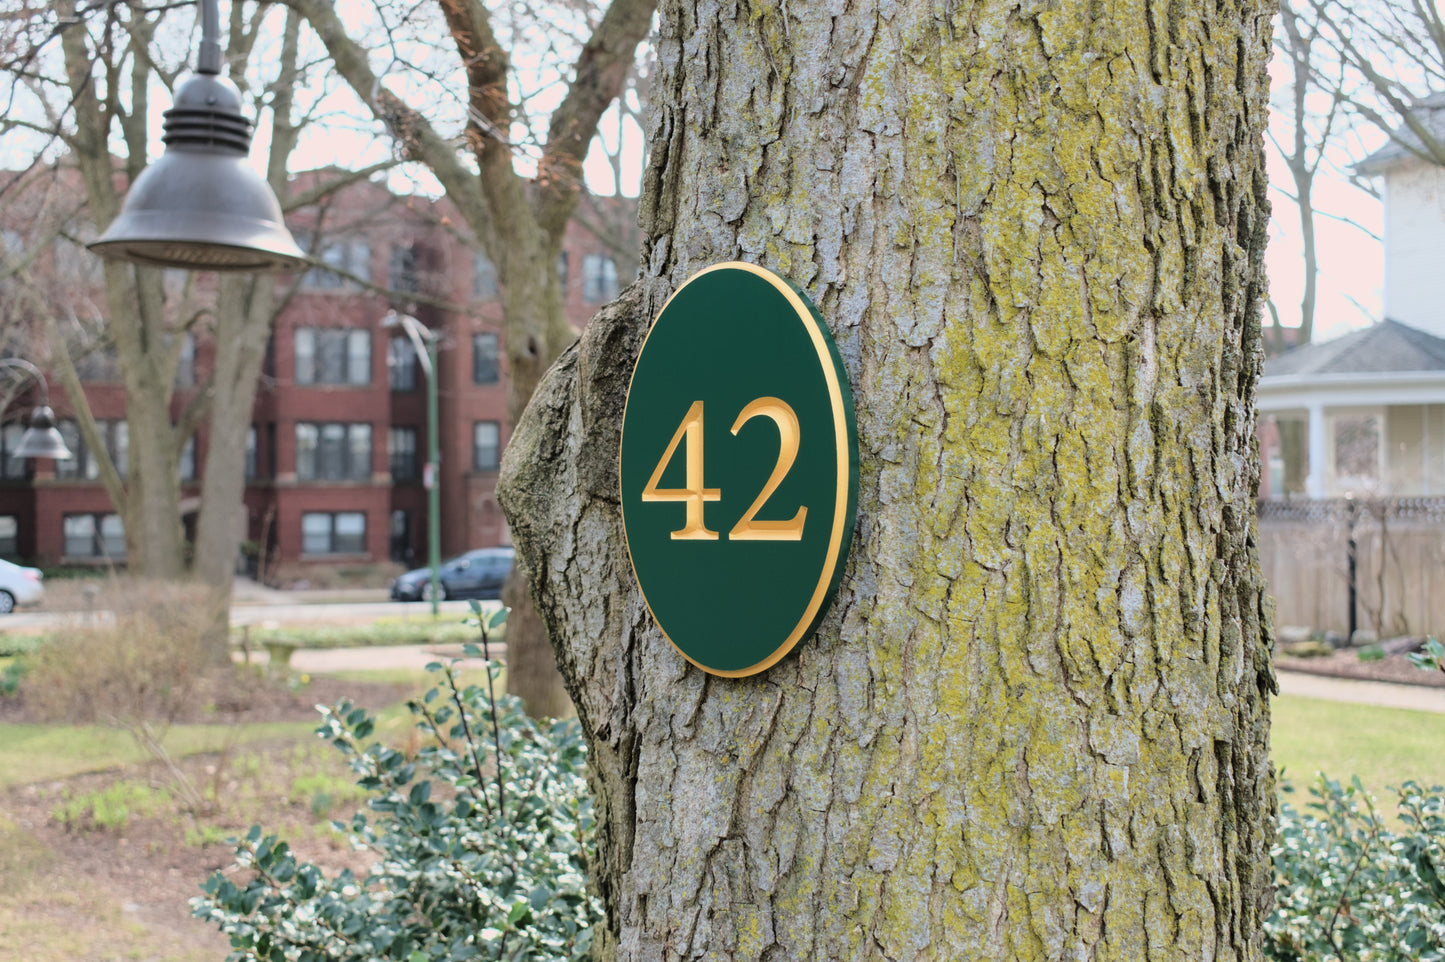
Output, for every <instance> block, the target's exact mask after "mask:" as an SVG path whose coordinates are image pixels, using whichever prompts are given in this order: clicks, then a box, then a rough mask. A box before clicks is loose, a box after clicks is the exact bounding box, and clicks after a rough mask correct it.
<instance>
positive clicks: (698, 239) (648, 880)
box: [502, 0, 1273, 960]
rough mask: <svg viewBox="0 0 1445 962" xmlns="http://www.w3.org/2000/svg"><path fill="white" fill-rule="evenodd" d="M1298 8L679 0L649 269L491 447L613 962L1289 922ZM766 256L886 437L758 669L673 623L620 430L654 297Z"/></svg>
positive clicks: (650, 192) (872, 441)
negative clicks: (1291, 321) (1282, 505)
mask: <svg viewBox="0 0 1445 962" xmlns="http://www.w3.org/2000/svg"><path fill="white" fill-rule="evenodd" d="M1271 12H1272V11H1271V10H1270V9H1269V8H1267V7H1265V6H1263V5H1260V4H1258V3H1244V4H1238V3H1232V2H1225V3H1223V4H1221V5H1216V4H1212V3H1211V4H1205V3H1199V2H1182V3H1169V4H1166V3H1163V2H1162V0H1156V2H1154V3H1152V4H1149V5H1147V6H1146V5H1139V6H1137V7H1132V6H1123V7H1121V6H1117V5H1116V6H1114V7H1109V8H1091V7H1088V6H1078V5H1070V6H1063V7H1059V6H1052V7H1038V8H1022V9H1021V8H1019V7H1018V6H1017V5H1015V4H1006V3H1000V2H997V0H979V2H977V3H974V4H971V5H959V6H947V5H945V6H939V5H936V4H925V3H923V2H921V0H904V2H898V3H890V4H889V5H888V6H887V9H886V10H880V9H879V8H878V7H875V6H874V5H872V4H868V3H861V2H860V3H852V4H848V3H837V4H832V5H829V6H827V7H826V8H825V7H824V6H823V5H809V4H793V5H791V6H789V7H781V8H780V7H776V6H772V5H762V6H757V7H751V8H745V9H740V8H739V7H737V6H735V5H728V4H723V5H717V4H705V5H700V6H696V7H695V6H693V5H692V3H690V2H687V0H667V2H664V3H663V4H662V13H661V36H660V39H659V41H658V57H659V67H658V76H657V80H656V83H655V86H654V88H653V89H654V97H655V101H654V105H653V107H654V111H655V113H654V118H653V123H652V130H651V138H652V141H651V161H650V167H649V170H648V176H647V181H646V186H645V194H644V199H643V205H642V208H643V210H642V226H643V229H644V231H645V232H646V234H647V237H648V241H647V244H646V247H645V256H644V263H645V265H646V266H645V268H644V273H643V278H642V280H641V282H640V283H639V284H638V285H637V286H636V287H635V288H634V289H633V290H632V291H630V292H629V293H627V294H626V295H624V297H623V298H621V299H620V300H619V301H618V302H617V303H615V304H614V305H612V306H611V307H610V308H609V309H607V310H605V311H603V312H602V313H601V314H600V315H599V316H598V317H597V318H596V319H594V320H593V322H592V323H591V324H589V326H588V329H587V331H586V332H585V333H584V335H583V338H582V341H581V342H580V344H579V345H577V346H576V347H574V348H572V349H570V350H569V351H568V352H567V353H566V354H564V355H563V357H562V358H561V359H560V360H559V362H558V364H557V365H556V366H555V367H554V368H553V370H552V371H551V372H550V373H549V375H548V376H547V378H546V379H545V380H544V381H543V383H542V384H541V385H540V387H539V389H538V392H537V395H536V397H535V399H534V401H533V403H532V405H531V406H530V408H529V409H528V413H527V415H526V417H524V419H523V421H522V423H521V424H520V425H519V428H518V431H517V433H516V434H515V435H514V437H513V439H512V443H511V446H510V447H509V450H508V452H507V455H506V458H505V460H504V464H503V472H502V474H503V477H502V481H503V485H502V496H503V505H504V507H505V509H506V511H507V515H508V518H509V520H510V521H511V523H512V526H513V532H514V535H515V537H516V539H517V541H518V543H519V544H520V545H521V546H522V548H523V551H522V556H523V557H525V558H527V559H528V562H529V564H530V565H531V567H530V568H529V574H530V576H531V578H532V579H533V585H534V588H533V594H534V597H535V598H536V600H537V604H538V607H539V610H540V611H541V613H542V615H543V617H544V618H545V619H546V620H547V622H548V626H549V629H550V631H551V635H552V638H553V639H555V641H556V643H557V645H558V649H559V651H558V659H559V663H560V665H561V667H562V671H563V674H564V676H565V677H566V679H567V681H568V685H569V688H570V690H571V692H572V696H573V699H574V700H575V702H576V704H577V708H578V712H579V715H580V716H581V718H582V720H583V723H584V725H585V727H586V730H587V733H588V738H589V740H590V745H591V748H592V755H591V760H592V765H593V771H594V784H595V787H596V790H597V794H598V800H599V806H598V817H599V849H600V851H599V858H598V866H597V884H598V887H599V890H600V892H601V894H602V897H603V899H604V902H605V905H606V909H607V922H606V932H605V933H604V935H603V941H604V943H605V952H604V955H605V956H606V957H608V958H619V959H628V960H634V959H636V960H642V959H648V960H653V959H693V958H729V959H784V958H788V959H804V958H808V959H863V958H888V959H896V960H915V959H916V960H922V959H974V960H977V959H1011V960H1012V959H1043V958H1048V959H1071V960H1072V959H1091V958H1109V959H1128V960H1137V959H1146V958H1150V959H1171V960H1172V959H1258V958H1259V957H1260V928H1259V927H1260V923H1261V921H1262V919H1263V916H1264V913H1265V912H1266V910H1267V907H1268V905H1269V900H1270V882H1271V877H1270V876H1271V873H1270V863H1269V846H1270V840H1271V839H1270V835H1271V830H1270V820H1269V814H1270V810H1271V808H1272V805H1273V795H1272V791H1271V777H1270V770H1269V764H1268V759H1267V754H1266V752H1267V741H1268V730H1269V714H1268V701H1267V696H1268V693H1269V692H1270V691H1271V690H1272V689H1273V677H1272V669H1271V665H1270V653H1269V637H1268V634H1269V631H1268V627H1267V625H1266V623H1265V621H1264V616H1263V613H1262V609H1263V592H1262V588H1261V582H1260V575H1259V571H1258V566H1257V561H1256V555H1255V547H1254V541H1253V537H1252V534H1251V531H1252V525H1253V507H1252V495H1253V493H1254V488H1255V486H1256V483H1257V479H1258V464H1257V462H1256V460H1255V455H1254V453H1253V451H1254V448H1253V442H1252V438H1251V434H1252V432H1253V429H1254V418H1253V407H1252V401H1253V393H1254V385H1255V380H1256V378H1257V376H1258V373H1259V369H1260V366H1261V361H1262V354H1261V351H1260V320H1259V311H1260V306H1261V301H1262V299H1263V275H1262V267H1261V258H1262V254H1263V249H1264V241H1265V223H1266V201H1265V197H1264V195H1265V174H1264V165H1263V157H1262V149H1261V129H1262V127H1263V125H1264V123H1265V120H1266V116H1265V112H1266V96H1267V88H1268V81H1267V78H1266V74H1265V67H1266V63H1267V60H1268V56H1269V15H1270V13H1271ZM734 258H741V259H746V260H751V261H755V262H758V263H761V264H763V265H765V266H768V267H770V268H772V269H774V270H777V271H779V272H780V273H782V274H785V275H787V276H789V277H791V278H792V279H793V280H794V281H796V282H797V283H799V284H800V285H802V286H803V287H804V289H806V290H807V291H808V292H809V295H810V296H811V297H812V299H813V301H814V302H815V303H816V304H817V305H818V307H819V309H820V311H821V313H822V315H823V317H824V318H826V319H827V321H828V324H829V326H830V328H831V329H832V331H833V334H834V337H835V338H836V340H837V341H838V346H839V350H840V353H841V355H842V357H843V358H844V362H845V364H846V366H847V368H848V371H849V375H850V378H851V382H852V386H853V394H854V400H855V404H856V408H857V419H858V432H859V444H860V463H861V470H860V497H859V516H858V523H857V535H856V537H855V539H854V544H853V551H852V556H851V558H850V560H849V563H848V566H847V570H846V572H845V575H844V578H843V581H842V585H841V587H840V589H839V592H838V595H837V599H836V601H835V602H834V604H833V607H832V610H831V611H830V613H829V614H828V615H827V617H826V618H825V619H824V621H823V624H822V628H821V629H820V630H819V632H818V634H817V636H816V637H814V638H812V639H810V640H807V641H805V642H804V643H803V644H801V645H800V646H799V648H798V649H797V651H796V653H795V654H794V655H792V656H790V657H788V658H786V659H784V660H783V661H782V662H780V663H779V664H778V665H777V666H775V667H773V668H771V669H770V670H768V672H767V673H765V674H763V675H760V676H757V677H752V678H744V679H739V680H732V679H724V678H717V677H712V676H708V675H705V674H703V673H702V672H701V671H699V670H698V669H696V668H693V667H691V666H689V665H688V664H687V663H686V662H684V660H683V659H682V657H681V656H680V655H679V654H678V653H677V652H676V651H675V650H674V649H673V648H672V647H671V646H670V645H669V644H668V642H667V641H666V640H665V639H664V637H663V636H662V634H661V633H660V632H659V631H658V629H657V627H656V626H655V625H654V624H653V623H652V621H651V619H650V616H649V615H648V612H647V609H646V608H645V607H644V605H643V603H642V599H641V597H640V595H639V593H638V591H637V588H636V583H635V581H634V579H633V577H632V574H631V571H630V569H629V566H628V561H627V557H628V556H627V552H626V550H625V547H624V543H623V538H622V530H621V520H620V516H619V512H618V492H617V461H616V459H617V451H618V441H619V427H620V423H621V415H622V410H623V403H624V398H625V393H626V390H627V385H628V381H629V377H630V373H631V365H632V363H633V360H634V359H635V357H636V354H637V351H638V349H639V346H640V343H641V340H642V336H643V332H644V331H645V329H646V327H647V325H648V324H649V322H650V320H651V318H652V317H654V316H655V315H656V312H657V311H658V310H659V309H660V308H661V306H662V304H663V302H664V300H665V298H666V296H667V294H668V293H669V292H670V291H672V290H674V289H675V288H676V287H677V286H678V285H679V284H681V283H682V281H683V280H684V279H685V278H686V277H688V276H689V275H691V274H692V273H693V272H695V271H696V270H698V269H700V268H702V267H704V266H707V265H709V264H713V263H716V262H719V261H723V260H728V259H734ZM747 625H748V599H747V598H745V597H743V598H739V599H738V630H739V631H746V630H747Z"/></svg>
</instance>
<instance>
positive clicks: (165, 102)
mask: <svg viewBox="0 0 1445 962" xmlns="http://www.w3.org/2000/svg"><path fill="white" fill-rule="evenodd" d="M340 5H341V7H344V8H345V9H346V10H347V12H348V16H349V17H362V16H364V15H365V14H364V12H365V11H366V9H367V5H366V4H365V3H362V2H360V0H340ZM192 40H194V37H193V38H192ZM182 42H184V41H182ZM534 73H535V71H534ZM545 79H546V78H544V77H542V76H541V75H540V74H538V75H537V76H535V77H532V78H531V82H534V83H538V84H539V86H541V87H542V88H544V94H543V96H542V97H541V98H540V99H539V100H538V102H536V103H534V104H533V105H532V106H533V107H534V108H536V109H538V110H546V109H549V108H550V106H551V105H552V104H551V103H548V100H551V101H555V100H556V99H557V98H558V97H560V88H559V87H558V86H557V85H555V84H554V85H551V88H550V90H546V88H547V87H548V85H547V84H546V83H545V82H544V81H545ZM322 103H323V104H324V105H325V106H326V107H327V108H328V109H329V110H328V112H330V113H331V116H332V118H333V119H338V118H346V117H348V116H349V117H351V118H358V117H365V116H366V114H367V112H366V111H365V110H364V109H363V108H362V107H361V105H360V103H359V102H358V101H357V100H356V98H355V96H354V95H353V94H352V93H351V92H350V90H349V88H347V87H346V86H345V85H344V84H341V83H339V82H337V83H336V85H335V88H334V89H333V92H332V93H331V94H329V95H327V96H326V97H325V99H324V100H323V101H322ZM168 106H169V97H167V96H166V95H164V94H161V95H159V96H156V97H153V98H152V99H151V108H152V113H153V115H154V116H152V117H151V126H152V128H153V130H152V134H153V136H152V138H151V154H152V159H154V158H155V157H157V156H159V154H160V151H161V143H160V134H161V112H162V111H163V110H164V109H165V108H166V107H168ZM614 111H615V108H614ZM622 127H623V135H622V139H623V143H622V148H621V149H622V151H623V157H624V166H625V167H626V169H627V170H628V171H629V173H628V174H627V175H626V176H624V178H623V183H622V184H621V185H620V189H621V192H622V193H623V194H624V195H627V196H636V194H637V191H638V188H639V181H640V173H641V158H642V149H643V135H642V131H641V130H640V129H639V128H638V127H637V125H636V124H635V123H634V122H632V121H631V120H630V119H628V120H626V121H625V122H624V123H623V125H622ZM617 128H618V124H617V120H616V115H615V113H610V114H609V115H608V116H607V117H605V118H604V120H603V123H602V130H603V136H604V138H605V139H607V140H608V141H609V145H608V146H609V149H611V150H617V149H618V147H617V144H616V141H617ZM514 136H516V134H514ZM7 139H9V140H10V143H8V144H0V166H3V167H5V168H7V169H15V168H17V167H20V166H24V165H25V164H26V163H28V162H29V160H30V158H29V157H27V156H25V155H24V151H25V147H26V145H25V144H23V143H21V141H22V139H23V138H20V137H12V138H7ZM269 139H270V130H269V127H268V125H267V124H265V123H264V122H263V123H262V124H261V126H260V127H259V128H258V129H257V131H256V136H255V141H254V143H253V144H252V149H251V160H252V164H253V166H255V167H256V169H257V170H258V171H260V172H264V167H265V162H264V157H265V152H266V148H267V146H268V142H269ZM32 149H33V148H32ZM1266 149H1267V154H1268V171H1269V177H1270V183H1271V191H1270V198H1271V202H1272V204H1273V215H1272V217H1271V222H1270V230H1269V237H1270V243H1269V248H1268V251H1267V252H1266V255H1265V264H1266V269H1267V271H1268V274H1269V286H1270V299H1271V301H1272V302H1273V305H1274V307H1275V309H1276V310H1277V311H1278V312H1279V315H1280V319H1281V321H1282V322H1283V323H1284V324H1286V325H1291V326H1293V325H1297V324H1298V323H1299V314H1300V297H1301V294H1302V292H1303V287H1304V278H1303V270H1304V261H1303V254H1302V248H1301V244H1300V228H1299V218H1298V212H1297V209H1296V207H1295V204H1294V203H1293V201H1292V200H1291V199H1290V198H1289V197H1288V196H1287V195H1286V193H1285V192H1284V190H1282V189H1280V188H1287V187H1288V185H1289V175H1288V171H1287V170H1286V168H1285V166H1284V162H1283V160H1282V159H1281V158H1280V157H1279V156H1278V154H1277V153H1276V152H1275V151H1274V150H1273V148H1272V147H1268V146H1267V148H1266ZM390 151H391V146H390V144H389V142H388V141H387V139H386V138H385V137H378V136H377V135H376V132H375V128H374V127H373V126H372V124H370V123H369V122H367V121H364V120H345V119H341V120H340V122H339V123H336V124H333V125H331V126H330V127H329V128H328V129H327V131H326V133H324V134H322V135H319V136H318V135H317V134H314V133H306V134H303V139H302V142H301V145H300V148H299V151H298V155H297V157H296V160H297V164H296V166H297V168H298V169H306V168H311V167H321V166H326V165H329V164H340V165H343V166H351V167H360V166H364V165H365V164H368V163H372V162H376V161H378V160H381V159H384V158H385V157H386V156H387V155H388V154H389V153H390ZM525 166H526V160H525V159H524V160H523V162H522V163H520V164H519V167H525ZM584 171H585V174H586V177H587V184H588V187H589V189H591V190H593V191H594V192H596V193H599V194H611V193H613V191H614V190H615V189H616V187H615V186H614V183H613V179H612V171H611V168H610V165H609V164H608V162H607V156H606V153H605V152H604V151H603V150H602V149H601V148H600V147H599V146H598V145H597V144H596V143H595V142H594V145H593V147H592V150H591V152H590V153H589V155H588V158H587V162H586V164H585V167H584ZM523 172H524V173H525V170H524V171H523ZM392 187H393V189H396V190H399V191H406V190H417V191H420V192H423V193H428V194H433V195H434V194H438V193H440V186H439V185H438V184H437V183H436V182H435V180H434V179H433V178H431V177H430V175H429V174H427V173H426V172H425V171H423V170H419V169H417V168H416V167H415V165H413V166H412V167H411V168H410V169H408V170H405V171H403V172H401V173H399V174H397V175H394V176H393V183H392ZM1315 208H1316V211H1317V212H1319V214H1318V215H1317V217H1316V234H1317V246H1318V251H1319V292H1318V304H1317V307H1316V312H1315V340H1316V341H1321V340H1327V339H1329V338H1331V337H1337V336H1340V335H1342V334H1346V333H1349V332H1350V331H1352V330H1358V329H1359V328H1361V327H1364V326H1367V325H1368V324H1370V323H1371V322H1373V321H1376V320H1378V319H1380V318H1381V317H1382V316H1383V306H1382V303H1381V301H1382V295H1383V283H1384V258H1383V247H1382V244H1381V243H1380V241H1379V239H1378V235H1379V234H1380V231H1381V222H1382V209H1381V204H1380V202H1379V201H1378V200H1377V199H1376V198H1373V197H1371V196H1369V195H1368V194H1365V193H1364V192H1362V191H1360V190H1358V189H1357V188H1355V187H1353V186H1352V185H1350V184H1349V183H1347V182H1346V181H1345V180H1344V179H1343V178H1341V177H1338V176H1335V177H1331V176H1329V174H1328V173H1327V172H1325V171H1322V172H1321V174H1320V175H1319V178H1318V180H1317V181H1316V186H1315ZM1328 214H1334V215H1338V216H1342V217H1345V218H1348V219H1350V220H1353V221H1355V222H1357V223H1359V224H1360V225H1362V226H1363V227H1364V228H1365V230H1361V229H1359V228H1358V227H1355V226H1351V225H1349V224H1346V223H1343V222H1341V221H1340V220H1336V219H1332V218H1331V217H1329V216H1325V215H1328ZM1371 232H1373V234H1374V235H1375V236H1373V237H1372V236H1371ZM1265 321H1266V323H1268V321H1269V318H1268V317H1266V318H1265Z"/></svg>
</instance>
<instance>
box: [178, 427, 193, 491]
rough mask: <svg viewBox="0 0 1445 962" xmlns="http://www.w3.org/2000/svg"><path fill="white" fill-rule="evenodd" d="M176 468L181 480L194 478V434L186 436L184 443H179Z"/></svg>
mask: <svg viewBox="0 0 1445 962" xmlns="http://www.w3.org/2000/svg"><path fill="white" fill-rule="evenodd" d="M178 468H179V471H178V473H179V474H180V476H181V480H182V481H194V480H196V436H195V435H194V434H193V435H191V436H190V437H188V438H186V443H185V444H183V445H181V456H180V461H179V464H178Z"/></svg>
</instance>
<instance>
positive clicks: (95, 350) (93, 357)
mask: <svg viewBox="0 0 1445 962" xmlns="http://www.w3.org/2000/svg"><path fill="white" fill-rule="evenodd" d="M74 363H75V376H76V377H78V378H80V379H81V380H82V381H83V382H85V383H86V384H114V383H116V382H117V381H119V380H120V357H119V356H118V355H117V354H116V352H115V345H114V344H112V343H111V342H110V341H109V340H108V339H106V340H102V339H96V340H93V341H91V342H90V343H89V344H86V345H85V346H84V347H82V348H80V352H79V355H78V356H77V357H75V358H74Z"/></svg>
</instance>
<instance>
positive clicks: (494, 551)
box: [391, 548, 516, 601]
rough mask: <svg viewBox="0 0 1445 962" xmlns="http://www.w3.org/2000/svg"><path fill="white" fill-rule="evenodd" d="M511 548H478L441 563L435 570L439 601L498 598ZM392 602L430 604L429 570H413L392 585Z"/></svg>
mask: <svg viewBox="0 0 1445 962" xmlns="http://www.w3.org/2000/svg"><path fill="white" fill-rule="evenodd" d="M515 557H516V552H515V551H514V550H513V549H511V548H477V549H476V550H475V551H468V552H467V553H466V554H463V555H458V556H457V557H455V558H452V559H451V560H449V561H444V562H442V565H441V567H440V568H439V569H438V570H437V575H438V580H439V582H440V584H441V599H442V600H443V601H445V600H446V599H448V598H500V597H502V582H504V581H506V580H507V574H508V573H509V572H510V571H511V570H512V559H513V558H515ZM391 600H393V601H430V600H431V569H430V568H415V569H413V570H411V571H408V572H407V573H406V574H404V575H401V576H400V577H398V578H397V579H396V580H395V581H393V582H392V583H391Z"/></svg>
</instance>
